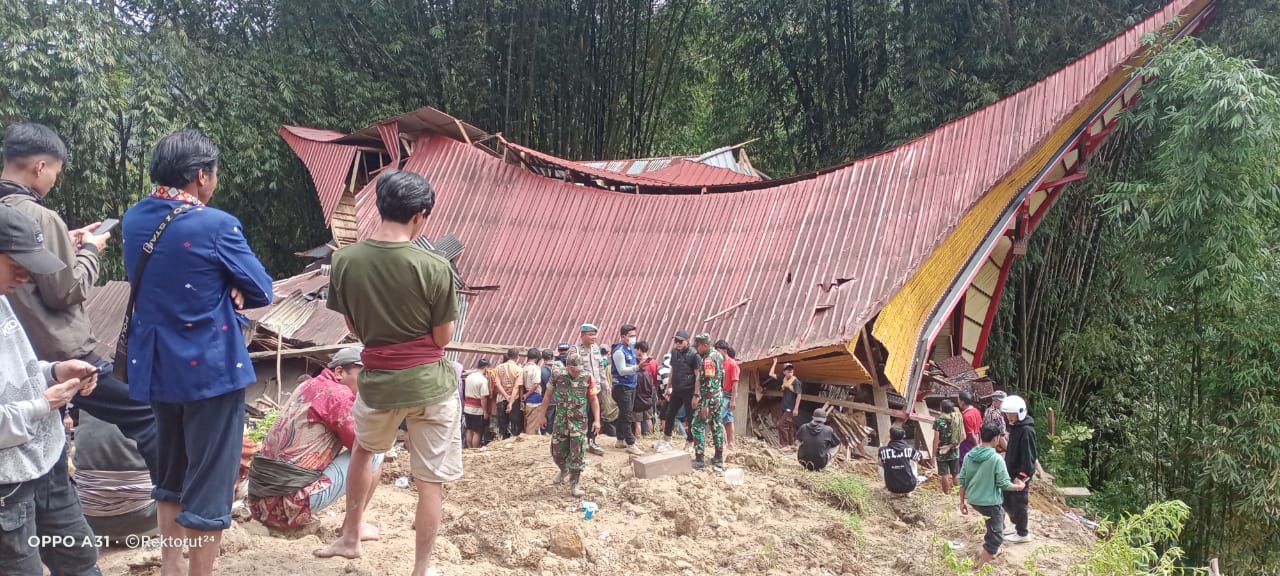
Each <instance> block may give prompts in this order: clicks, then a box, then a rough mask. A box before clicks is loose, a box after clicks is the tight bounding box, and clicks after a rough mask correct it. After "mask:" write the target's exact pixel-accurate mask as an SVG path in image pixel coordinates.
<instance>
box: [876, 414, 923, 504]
mask: <svg viewBox="0 0 1280 576" xmlns="http://www.w3.org/2000/svg"><path fill="white" fill-rule="evenodd" d="M921 457H922V454H920V452H919V451H918V450H916V449H915V447H913V446H912V445H910V444H907V431H906V430H903V429H902V427H901V426H894V427H893V428H890V429H889V444H888V445H887V446H884V447H883V448H881V449H880V466H881V468H882V469H883V471H884V487H885V489H887V490H888V491H890V492H892V493H894V494H910V493H911V491H912V490H915V489H916V484H917V483H918V482H919V479H918V478H917V477H916V462H919V461H920V458H921Z"/></svg>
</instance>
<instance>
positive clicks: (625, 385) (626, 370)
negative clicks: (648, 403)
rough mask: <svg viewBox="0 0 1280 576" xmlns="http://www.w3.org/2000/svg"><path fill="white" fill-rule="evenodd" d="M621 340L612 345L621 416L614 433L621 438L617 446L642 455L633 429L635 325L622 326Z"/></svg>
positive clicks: (636, 369) (616, 399)
mask: <svg viewBox="0 0 1280 576" xmlns="http://www.w3.org/2000/svg"><path fill="white" fill-rule="evenodd" d="M621 333H622V341H621V342H619V343H617V344H614V345H613V363H612V368H611V370H613V401H614V402H617V403H618V419H617V420H616V421H614V424H613V429H614V430H615V432H614V434H615V435H616V436H617V438H618V443H617V445H616V446H615V447H616V448H625V449H626V451H627V453H628V454H631V455H634V456H640V455H643V454H644V451H642V450H640V448H639V447H637V446H636V435H635V431H634V430H632V429H631V418H632V409H633V407H634V405H635V399H636V373H637V372H639V371H640V362H639V361H637V360H636V334H637V330H636V327H635V326H633V325H631V324H623V325H622V330H621Z"/></svg>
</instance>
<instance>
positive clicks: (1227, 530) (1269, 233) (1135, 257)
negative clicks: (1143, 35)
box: [991, 2, 1280, 573]
mask: <svg viewBox="0 0 1280 576" xmlns="http://www.w3.org/2000/svg"><path fill="white" fill-rule="evenodd" d="M1227 4H1228V6H1227V7H1228V8H1230V9H1232V10H1235V9H1238V8H1240V6H1239V5H1238V4H1236V5H1234V7H1231V3H1229V2H1228V3H1227ZM1273 22H1274V21H1273ZM1252 26H1253V24H1249V25H1247V26H1244V28H1245V29H1248V28H1250V27H1252ZM1271 29H1272V30H1274V29H1275V28H1274V26H1272V27H1271ZM1217 35H1218V36H1219V37H1223V38H1236V39H1239V38H1241V37H1243V36H1244V35H1247V32H1242V31H1241V30H1232V31H1222V32H1219V33H1217ZM1253 44H1254V43H1251V42H1242V43H1240V44H1239V45H1244V46H1251V45H1253ZM1144 73H1145V74H1148V75H1150V76H1154V77H1158V81H1157V82H1155V83H1153V84H1152V85H1151V86H1149V87H1148V88H1147V89H1146V90H1145V92H1144V94H1143V99H1142V101H1141V102H1140V104H1139V106H1138V107H1137V108H1136V109H1135V110H1134V111H1133V112H1132V114H1130V115H1128V117H1126V118H1125V119H1124V122H1123V123H1122V128H1121V130H1120V131H1119V133H1118V134H1117V138H1115V139H1114V140H1113V142H1112V143H1111V144H1110V145H1109V146H1108V147H1106V148H1104V149H1103V150H1102V151H1101V154H1100V157H1099V158H1097V159H1095V162H1092V163H1091V172H1092V174H1091V177H1090V178H1089V179H1088V180H1086V181H1085V182H1084V183H1082V184H1083V185H1082V187H1081V189H1078V190H1077V192H1076V193H1077V195H1076V196H1075V197H1074V198H1071V197H1068V198H1066V202H1065V203H1063V204H1060V206H1059V209H1060V210H1059V211H1058V214H1057V215H1056V217H1055V216H1053V215H1051V217H1050V218H1049V219H1046V220H1045V223H1044V228H1043V229H1042V231H1041V232H1038V233H1037V237H1035V238H1034V239H1033V243H1032V248H1031V253H1030V254H1029V255H1028V258H1026V260H1025V261H1024V262H1022V263H1021V264H1020V265H1019V268H1018V269H1016V270H1015V271H1014V273H1013V275H1011V282H1010V286H1011V293H1010V294H1009V297H1008V298H1006V303H1005V305H1004V306H1003V307H1002V308H1001V313H1000V314H1001V316H1002V319H1001V321H1000V326H999V327H998V328H999V329H998V331H997V333H996V335H995V336H994V337H993V339H992V347H993V357H992V361H991V362H992V366H993V371H994V372H995V373H996V374H997V377H998V378H1002V379H1005V380H1006V381H1007V382H1012V383H1014V385H1015V387H1021V386H1025V388H1022V389H1025V390H1028V391H1029V392H1030V393H1031V395H1032V397H1033V398H1034V399H1035V401H1036V403H1037V404H1047V405H1055V406H1060V407H1061V408H1062V410H1061V411H1060V412H1059V418H1060V421H1062V422H1065V421H1067V420H1068V419H1069V420H1070V421H1077V422H1080V423H1081V424H1083V425H1086V426H1088V427H1089V428H1092V429H1094V430H1095V431H1096V432H1095V433H1094V434H1093V436H1092V440H1093V441H1092V442H1089V443H1087V444H1076V443H1068V444H1069V446H1068V447H1066V448H1065V449H1064V450H1062V451H1061V452H1060V455H1059V451H1058V448H1059V445H1060V443H1061V439H1050V442H1051V447H1050V449H1049V450H1048V451H1046V452H1045V457H1046V460H1047V462H1046V466H1047V467H1050V468H1051V469H1053V470H1054V471H1055V472H1058V473H1060V474H1062V470H1067V471H1068V472H1067V473H1066V474H1065V475H1064V476H1074V474H1075V472H1072V470H1073V468H1074V467H1075V466H1087V468H1088V471H1089V481H1090V482H1089V485H1090V486H1092V487H1093V488H1094V493H1095V496H1094V497H1093V498H1091V499H1090V502H1089V505H1090V509H1091V511H1093V512H1095V513H1098V514H1103V515H1107V516H1111V517H1120V516H1123V514H1124V513H1126V512H1128V511H1132V510H1135V509H1142V508H1144V507H1145V506H1147V505H1149V504H1153V503H1158V502H1164V501H1169V500H1181V501H1183V502H1186V503H1187V505H1189V506H1190V510H1191V514H1190V516H1189V517H1187V518H1186V530H1185V531H1181V532H1180V536H1179V535H1177V534H1175V535H1174V536H1173V537H1174V538H1177V539H1178V541H1179V542H1180V544H1181V545H1182V547H1183V549H1184V550H1185V551H1186V559H1185V561H1186V562H1188V563H1191V564H1200V565H1202V564H1204V563H1205V562H1206V561H1207V560H1208V559H1209V558H1212V557H1220V558H1221V559H1222V561H1223V563H1224V565H1225V566H1224V569H1225V570H1226V571H1228V572H1231V573H1237V572H1238V573H1270V572H1274V571H1275V570H1276V569H1277V566H1280V553H1277V552H1275V550H1277V548H1280V546H1278V545H1280V539H1278V538H1280V536H1278V535H1280V526H1278V524H1280V521H1278V520H1277V516H1276V512H1278V511H1280V496H1277V494H1280V492H1277V491H1276V490H1275V488H1276V487H1280V465H1277V462H1280V447H1277V446H1275V445H1274V444H1273V443H1272V442H1269V441H1267V440H1266V439H1267V438H1272V437H1274V436H1275V434H1276V433H1277V432H1280V428H1277V427H1278V426H1280V422H1278V421H1277V417H1278V416H1280V405H1278V404H1280V403H1278V401H1277V398H1278V396H1280V371H1278V370H1277V366H1278V364H1277V360H1280V342H1278V341H1277V339H1276V338H1275V337H1274V334H1275V330H1276V327H1277V326H1280V297H1278V296H1280V292H1278V291H1277V288H1276V286H1277V283H1276V281H1275V279H1276V278H1277V277H1278V276H1277V274H1278V273H1280V261H1278V260H1277V258H1276V249H1277V247H1280V208H1278V207H1280V171H1278V170H1277V163H1276V160H1275V150H1276V149H1278V146H1280V82H1278V81H1277V80H1276V79H1275V78H1274V77H1273V76H1271V75H1269V74H1268V73H1266V71H1264V70H1262V69H1260V68H1258V67H1257V66H1256V65H1254V64H1253V63H1250V62H1248V61H1245V60H1242V59H1239V58H1234V57H1230V56H1228V55H1227V53H1226V52H1225V51H1224V50H1222V49H1219V48H1217V47H1213V46H1206V45H1203V44H1200V43H1198V42H1196V41H1193V40H1187V41H1182V42H1178V43H1175V44H1174V45H1172V46H1170V47H1168V49H1167V50H1165V51H1164V52H1162V53H1161V54H1159V55H1158V56H1157V57H1156V58H1155V60H1154V61H1153V62H1152V63H1151V65H1150V68H1149V69H1148V70H1145V71H1144ZM1037 412H1039V408H1037ZM1069 430H1070V427H1067V426H1064V431H1063V434H1064V435H1065V434H1068V431H1069ZM1072 435H1074V434H1072ZM1083 435H1084V431H1083V430H1081V431H1080V437H1083ZM1059 456H1060V458H1061V461H1062V463H1057V462H1053V463H1050V462H1048V460H1058V459H1059ZM1064 480H1067V478H1066V477H1064ZM1071 480H1072V481H1071V483H1074V478H1071ZM1170 543H1171V542H1164V543H1157V544H1155V550H1157V551H1161V552H1162V553H1163V551H1164V550H1165V547H1166V546H1167V545H1168V544H1170ZM1180 561H1182V560H1181V559H1180V558H1178V557H1175V558H1174V559H1173V562H1175V563H1176V562H1180ZM1153 565H1154V566H1156V567H1159V566H1160V563H1159V562H1154V561H1153ZM1095 573H1099V572H1095ZM1103 573H1105V572H1103Z"/></svg>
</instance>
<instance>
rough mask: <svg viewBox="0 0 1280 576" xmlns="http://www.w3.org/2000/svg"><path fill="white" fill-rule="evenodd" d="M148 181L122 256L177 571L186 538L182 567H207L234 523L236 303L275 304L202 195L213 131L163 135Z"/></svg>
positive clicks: (238, 380)
mask: <svg viewBox="0 0 1280 576" xmlns="http://www.w3.org/2000/svg"><path fill="white" fill-rule="evenodd" d="M151 180H152V181H153V182H155V184H156V189H155V191H154V192H153V193H152V194H151V195H150V196H149V197H147V198H144V199H142V200H141V201H139V202H138V203H137V204H134V205H133V207H131V208H129V211H128V212H126V213H125V215H124V228H123V236H124V265H125V270H126V271H127V272H128V274H129V281H130V282H131V283H132V284H133V290H134V297H135V299H136V304H135V307H134V309H133V316H132V320H131V322H130V324H129V327H128V330H129V332H128V337H129V340H128V349H129V359H128V363H129V365H128V374H129V392H130V396H132V397H133V398H134V399H135V400H139V401H143V402H150V403H151V407H152V410H153V411H154V412H155V418H156V427H157V429H158V431H159V438H160V442H159V449H158V451H157V452H158V456H159V458H158V459H159V470H157V473H156V481H155V490H154V492H153V494H152V496H153V497H154V498H155V500H156V502H157V519H158V522H159V525H160V532H161V534H162V535H163V536H165V538H166V540H165V543H164V544H165V546H164V547H163V548H162V553H161V554H162V555H161V561H162V563H163V568H162V570H163V571H164V572H165V573H166V574H178V573H181V567H180V564H179V563H181V562H182V561H183V557H182V555H183V548H182V545H183V544H187V545H189V546H190V564H189V571H188V574H190V576H203V575H206V574H211V573H212V572H213V562H214V559H216V558H217V556H218V543H219V541H220V540H221V535H222V531H223V530H225V529H227V528H228V527H230V525H231V501H232V497H233V494H234V491H235V481H236V476H237V475H238V474H239V471H240V456H241V449H242V440H243V435H244V401H245V394H244V389H245V387H246V386H248V385H249V384H250V383H252V382H254V381H255V380H256V377H255V375H254V371H253V364H252V363H251V362H250V361H249V353H248V350H247V349H246V347H245V342H244V336H243V332H242V328H241V326H242V322H247V320H245V319H244V317H243V316H241V315H240V313H239V312H238V310H241V309H244V308H259V307H262V306H266V305H268V304H270V303H271V277H270V276H268V275H267V271H266V269H264V268H263V266H262V263H261V262H259V261H258V258H257V257H256V256H254V254H253V250H251V249H250V248H249V242H248V241H247V240H245V236H244V231H243V228H242V227H241V225H240V221H239V220H237V219H236V218H235V217H234V216H232V215H230V214H227V213H226V212H223V211H221V210H218V209H216V208H211V207H209V206H207V205H206V204H207V203H208V202H209V199H210V198H211V197H212V196H213V191H214V189H215V188H216V187H217V186H218V147H217V145H215V144H214V143H213V141H212V140H210V139H209V138H208V137H206V136H205V135H204V134H201V133H200V132H198V131H195V130H183V131H181V132H175V133H173V134H170V135H168V136H165V137H164V138H162V139H160V142H158V143H157V144H156V146H155V149H154V150H152V152H151ZM161 233H163V234H161ZM157 235H158V236H159V237H158V238H157ZM184 537H185V539H184ZM174 544H176V546H175V545H174Z"/></svg>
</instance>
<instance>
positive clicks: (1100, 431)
mask: <svg viewBox="0 0 1280 576" xmlns="http://www.w3.org/2000/svg"><path fill="white" fill-rule="evenodd" d="M1159 4H1160V3H1159V2H1148V1H1141V0H1078V1H1073V2H1056V1H1044V0H1033V1H1025V2H1024V1H1019V2H1007V1H1003V0H964V1H960V0H929V1H923V0H854V1H847V2H840V1H830V0H789V1H788V0H735V1H728V0H663V1H657V0H579V1H551V0H520V1H515V0H476V1H472V2H453V1H441V0H308V1H304V0H226V1H219V2H182V1H179V0H45V1H41V2H27V1H23V0H0V120H2V121H3V122H4V123H6V124H7V123H9V122H11V121H14V120H18V119H30V120H34V121H40V122H45V123H47V124H50V125H52V126H54V127H55V128H56V129H57V130H58V131H59V132H60V133H61V134H63V136H64V137H65V138H66V139H67V141H68V145H69V147H70V149H71V152H72V158H71V161H70V162H69V164H68V166H67V170H66V173H65V175H64V178H63V180H62V181H61V182H60V184H59V186H58V188H57V189H56V190H55V192H54V194H53V195H52V196H51V197H50V201H51V203H52V204H53V205H54V206H55V207H56V208H57V209H59V210H61V211H63V213H64V214H66V215H67V216H68V218H67V219H68V221H69V224H71V225H72V226H73V227H74V226H77V225H80V224H82V223H85V222H90V221H93V220H96V219H101V218H102V217H105V216H113V215H118V214H120V213H122V212H123V210H124V208H125V207H126V206H127V205H128V204H129V203H130V202H131V201H133V200H134V199H136V198H137V197H138V196H139V195H141V194H142V193H144V191H145V189H146V184H147V181H146V180H147V179H146V154H147V151H148V148H149V146H150V144H151V143H153V142H154V141H155V140H156V139H157V138H158V137H159V136H160V135H161V134H163V133H166V132H167V131H169V130H172V129H174V128H176V127H179V126H196V127H199V128H201V129H203V130H205V131H206V132H207V133H209V134H210V135H211V136H213V138H214V139H215V140H216V141H217V142H219V144H220V145H221V147H222V149H223V169H222V170H221V179H222V184H221V188H220V190H221V191H220V194H219V197H218V199H217V202H218V203H219V204H220V205H221V206H222V207H225V208H227V209H229V210H231V211H233V212H235V213H236V214H237V215H239V216H240V217H241V219H242V221H243V222H244V223H245V226H246V229H247V230H249V231H251V238H250V240H251V242H252V243H253V245H254V246H255V248H256V249H257V250H258V251H259V252H260V254H261V255H262V257H263V259H264V262H266V263H267V264H268V266H269V268H270V269H271V270H272V272H273V273H275V274H276V275H284V274H288V273H291V272H293V271H295V270H296V269H297V268H298V267H299V266H301V265H302V262H301V261H300V259H298V258H297V257H295V256H294V255H293V254H294V253H295V252H298V251H300V250H304V249H307V248H311V247H313V246H316V245H319V244H321V243H323V242H325V241H326V240H328V239H329V238H328V234H327V231H326V230H325V229H324V226H323V224H322V220H321V217H320V209H319V206H318V204H317V201H316V200H315V194H314V191H313V190H312V188H311V184H310V180H309V178H308V177H307V176H306V173H305V169H304V168H303V167H302V166H301V164H300V163H299V162H297V161H296V159H294V157H293V155H292V154H291V153H290V152H289V151H288V150H287V149H286V147H285V146H284V144H283V143H282V142H281V141H280V139H279V137H278V136H277V135H276V129H277V128H278V127H279V126H280V125H282V124H299V125H309V126H327V127H332V128H334V129H340V130H350V129H355V128H359V127H362V126H365V125H367V124H369V123H370V122H372V121H374V120H376V119H379V118H382V117H386V116H390V115H394V114H397V113H400V112H402V111H405V110H410V109H413V108H416V107H419V106H423V105H432V106H436V107H438V108H441V109H443V110H446V111H448V112H449V113H451V114H454V115H456V116H458V117H460V118H465V119H467V120H468V121H470V122H472V123H474V124H476V125H477V126H480V127H482V128H484V129H486V130H488V131H491V132H502V133H503V134H504V135H505V136H506V137H507V138H509V139H511V140H513V141H517V142H520V143H523V144H527V145H530V146H533V147H535V148H539V149H544V150H546V151H548V152H551V153H554V154H558V155H561V156H565V157H569V158H623V157H639V156H646V155H658V154H675V153H695V152H700V151H706V150H711V149H714V148H717V147H719V146H723V145H726V144H734V143H738V142H743V141H746V140H750V139H752V138H759V139H760V140H758V141H757V142H756V143H754V144H752V146H751V152H752V157H753V159H754V161H755V164H756V165H757V166H758V167H759V168H761V169H762V170H763V171H764V172H766V173H769V174H771V175H775V176H785V175H788V174H791V173H795V172H798V171H804V170H809V169H814V168H817V167H820V166H824V165H829V164H832V163H836V162H840V161H844V160H847V159H849V158H852V157H857V156H862V155H866V154H870V153H874V152H876V151H879V150H883V149H885V148H887V147H890V146H893V145H894V144H897V143H900V142H903V141H906V140H909V139H911V138H913V137H916V136H919V135H921V134H923V133H925V132H928V131H929V130H932V129H933V128H935V127H937V126H938V125H940V124H942V123H944V122H946V121H948V120H951V119H954V118H956V117H958V116H959V115H962V114H964V113H966V112H969V111H972V110H974V109H976V108H978V107H981V106H983V105H986V104H989V103H991V102H994V101H996V100H997V99H999V98H1001V97H1002V96H1005V95H1008V94H1010V93H1012V92H1014V91H1016V90H1018V89H1020V88H1022V87H1024V86H1026V85H1028V84H1030V83H1032V82H1034V81H1036V80H1038V79H1039V78H1042V77H1044V76H1045V75H1047V74H1049V73H1051V72H1052V71H1054V70H1056V69H1058V68H1060V67H1061V66H1063V65H1065V64H1066V63H1068V62H1070V61H1071V60H1072V59H1074V58H1076V57H1079V56H1080V55H1082V54H1084V53H1085V52H1087V51H1088V50H1090V49H1091V48H1093V47H1094V46H1096V45H1098V44H1099V43H1101V42H1102V41H1103V40H1105V39H1106V38H1109V37H1110V36H1112V35H1114V34H1116V33H1118V32H1120V31H1121V30H1123V29H1125V28H1126V27H1128V26H1130V25H1132V24H1133V23H1135V22H1137V21H1139V20H1140V19H1141V18H1143V17H1145V16H1147V15H1148V14H1149V13H1150V11H1152V10H1154V9H1155V8H1156V7H1157V6H1158V5H1159ZM1220 4H1221V6H1220V13H1219V15H1218V17H1217V18H1216V19H1215V21H1214V22H1213V23H1212V24H1211V25H1210V27H1209V28H1208V29H1207V30H1206V31H1205V34H1204V44H1188V45H1186V46H1181V47H1179V48H1178V49H1176V50H1173V51H1171V52H1170V53H1169V55H1168V56H1167V57H1165V58H1162V59H1160V60H1158V61H1157V62H1156V63H1155V66H1156V67H1158V68H1159V70H1158V72H1159V75H1160V76H1161V77H1162V81H1161V82H1159V83H1157V84H1155V85H1153V87H1152V89H1151V91H1150V92H1151V93H1150V94H1147V95H1145V96H1144V103H1143V105H1142V106H1140V107H1139V108H1138V109H1137V110H1136V111H1135V112H1133V113H1132V114H1131V117H1130V118H1128V119H1126V121H1125V122H1124V127H1123V129H1122V130H1121V131H1120V133H1118V134H1117V135H1116V136H1115V137H1113V138H1112V139H1111V140H1110V141H1109V143H1108V144H1107V146H1106V147H1105V148H1104V149H1103V150H1102V151H1101V153H1100V154H1099V155H1098V157H1096V158H1095V159H1094V160H1093V161H1092V165H1091V166H1090V177H1089V179H1087V180H1086V181H1083V182H1081V183H1078V184H1076V185H1074V187H1073V188H1071V189H1070V190H1069V193H1068V194H1066V195H1065V196H1064V198H1063V200H1062V201H1061V202H1060V204H1059V206H1058V207H1057V209H1056V210H1055V211H1053V212H1052V213H1051V214H1050V216H1049V218H1048V219H1047V220H1046V221H1045V226H1043V227H1042V229H1041V231H1040V232H1038V233H1037V235H1036V236H1034V237H1033V239H1032V243H1031V249H1030V251H1029V253H1028V255H1027V257H1026V258H1024V259H1022V260H1020V261H1019V263H1018V264H1017V266H1016V267H1015V269H1014V271H1013V273H1012V276H1011V280H1010V284H1009V288H1008V291H1007V292H1006V296H1005V298H1004V300H1003V302H1002V304H1001V308H1000V311H999V314H998V315H997V321H998V326H997V327H996V329H995V331H994V333H993V337H992V344H991V352H990V354H989V360H990V363H991V366H992V368H991V373H992V374H993V375H994V376H995V377H996V378H997V379H999V381H1000V382H1001V383H1002V384H1004V385H1005V386H1008V387H1010V388H1013V389H1016V390H1019V391H1025V392H1027V393H1028V394H1029V395H1030V396H1031V397H1032V398H1033V401H1034V402H1033V403H1034V405H1035V407H1036V409H1037V410H1038V411H1041V412H1042V411H1043V410H1044V409H1045V408H1047V407H1054V408H1055V409H1056V410H1057V411H1058V413H1059V414H1060V415H1062V416H1063V417H1064V418H1063V419H1064V420H1066V421H1068V422H1069V423H1070V425H1064V426H1060V428H1061V429H1062V430H1063V431H1062V432H1061V433H1060V434H1059V435H1058V436H1057V437H1055V438H1053V439H1051V440H1052V441H1051V444H1052V447H1051V449H1050V450H1048V451H1047V458H1048V459H1049V460H1050V462H1049V464H1050V465H1051V466H1052V467H1054V468H1055V471H1057V472H1058V474H1059V476H1060V477H1064V478H1070V479H1072V480H1073V481H1078V482H1086V481H1087V482H1088V483H1089V485H1090V486H1092V487H1093V488H1095V491H1097V492H1098V493H1099V495H1098V496H1096V497H1095V498H1094V499H1093V501H1092V502H1091V503H1090V507H1091V508H1092V509H1093V510H1094V511H1096V512H1100V513H1106V514H1109V515H1112V516H1118V515H1120V514H1122V513H1125V512H1130V511H1137V510H1141V509H1143V508H1144V507H1146V506H1147V505H1149V504H1153V503H1157V502H1162V501H1167V500H1174V499H1178V500H1182V501H1184V502H1186V503H1187V504H1188V505H1190V509H1191V516H1190V519H1189V521H1188V525H1187V529H1186V530H1185V531H1184V532H1183V544H1184V546H1185V548H1186V550H1187V552H1188V555H1189V557H1188V560H1189V561H1190V562H1192V563H1201V562H1202V561H1203V560H1205V559H1206V558H1207V557H1209V556H1219V557H1221V558H1223V560H1224V562H1225V563H1226V564H1227V567H1228V568H1229V569H1230V571H1232V572H1239V573H1259V574H1261V573H1274V572H1276V571H1280V556H1277V554H1280V553H1277V552H1275V551H1276V550H1280V542H1277V536H1276V534H1280V526H1277V525H1276V522H1277V520H1276V519H1277V518H1280V496H1277V495H1280V467H1278V465H1277V464H1276V462H1280V447H1277V445H1276V444H1275V443H1274V440H1273V439H1274V438H1278V437H1280V405H1278V404H1280V403H1278V402H1277V398H1276V396H1277V392H1278V391H1280V378H1278V377H1277V374H1276V366H1278V365H1280V363H1278V362H1277V360H1280V358H1277V355H1278V353H1280V344H1278V342H1280V339H1277V338H1276V337H1275V333H1276V332H1277V330H1276V329H1277V327H1280V309H1277V303H1280V294H1277V293H1276V286H1277V285H1280V284H1278V283H1277V281H1276V280H1277V272H1280V270H1277V258H1276V248H1277V240H1278V239H1280V218H1277V214H1276V212H1275V208H1276V185H1277V183H1276V181H1275V175H1276V174H1277V167H1276V157H1277V156H1276V154H1275V150H1277V149H1280V148H1277V147H1276V146H1275V144H1276V142H1275V140H1274V139H1275V136H1276V130H1277V128H1276V126H1277V122H1280V117H1277V114H1280V112H1278V111H1277V110H1278V108H1277V105H1276V99H1277V96H1276V95H1275V90H1276V82H1275V80H1274V78H1272V77H1271V76H1268V75H1267V73H1268V72H1270V73H1276V72H1280V41H1277V36H1276V35H1275V33H1274V31H1275V30H1276V29H1280V28H1278V26H1280V0H1222V2H1221V3H1220ZM1241 58H1248V59H1253V60H1255V61H1256V65H1250V64H1247V63H1245V62H1244V61H1243V60H1241ZM647 248H649V249H660V247H647ZM113 253H115V254H118V250H115V251H113ZM107 266H108V270H109V271H110V272H111V273H112V274H113V275H115V277H119V276H120V267H119V263H118V262H116V261H108V262H107Z"/></svg>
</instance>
